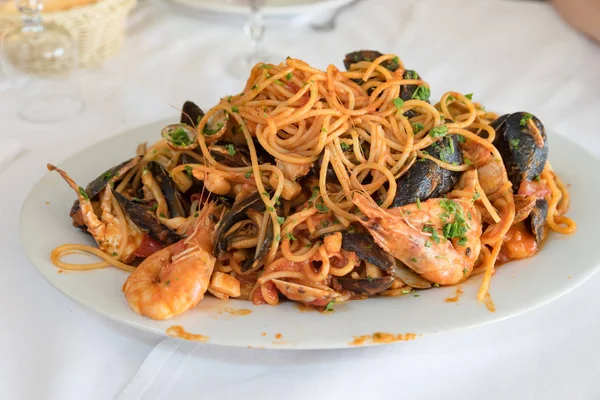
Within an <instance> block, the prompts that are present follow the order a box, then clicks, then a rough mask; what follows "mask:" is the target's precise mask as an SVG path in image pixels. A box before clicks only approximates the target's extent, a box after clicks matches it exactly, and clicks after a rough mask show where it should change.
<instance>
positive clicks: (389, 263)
mask: <svg viewBox="0 0 600 400" xmlns="http://www.w3.org/2000/svg"><path fill="white" fill-rule="evenodd" d="M342 248H343V249H344V250H347V251H353V252H355V253H356V256H357V257H358V258H359V259H361V260H363V261H368V262H370V263H371V264H373V265H375V266H377V267H379V268H381V269H382V270H383V271H385V272H387V273H388V274H389V275H394V273H395V270H396V262H395V261H394V257H393V256H392V255H391V254H389V253H387V252H386V251H385V250H383V249H382V248H381V247H379V245H378V244H377V243H375V239H373V236H371V235H370V234H368V233H366V232H353V233H348V232H344V233H342Z"/></svg>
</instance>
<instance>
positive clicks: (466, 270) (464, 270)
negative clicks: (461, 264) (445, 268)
mask: <svg viewBox="0 0 600 400" xmlns="http://www.w3.org/2000/svg"><path fill="white" fill-rule="evenodd" d="M467 272H469V270H468V269H466V268H465V269H463V275H464V276H467Z"/></svg>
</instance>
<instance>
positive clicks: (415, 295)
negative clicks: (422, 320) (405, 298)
mask: <svg viewBox="0 0 600 400" xmlns="http://www.w3.org/2000/svg"><path fill="white" fill-rule="evenodd" d="M413 296H414V297H421V295H420V294H419V293H415V294H414V295H413Z"/></svg>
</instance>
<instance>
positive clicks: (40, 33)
mask: <svg viewBox="0 0 600 400" xmlns="http://www.w3.org/2000/svg"><path fill="white" fill-rule="evenodd" d="M16 4H17V8H18V10H19V11H20V12H21V20H22V24H21V25H20V26H17V27H15V28H12V29H11V30H9V31H8V32H6V33H5V34H4V35H3V38H2V67H3V70H4V73H5V76H6V79H7V81H8V83H9V84H10V86H11V87H10V89H11V90H10V91H11V93H12V96H13V97H14V98H15V100H16V101H19V102H20V104H19V108H18V115H19V116H20V117H21V118H22V119H24V120H27V121H33V122H53V121H60V120H63V119H66V118H69V117H72V116H74V115H76V114H77V113H79V112H80V111H82V110H83V108H84V103H83V100H82V96H81V86H80V82H79V77H78V71H77V46H76V44H75V42H74V40H73V38H72V37H71V35H70V34H69V32H67V31H66V30H65V29H64V28H62V27H60V26H59V25H56V24H52V23H43V22H42V19H41V16H40V12H41V10H42V8H43V6H42V3H41V2H40V0H16Z"/></svg>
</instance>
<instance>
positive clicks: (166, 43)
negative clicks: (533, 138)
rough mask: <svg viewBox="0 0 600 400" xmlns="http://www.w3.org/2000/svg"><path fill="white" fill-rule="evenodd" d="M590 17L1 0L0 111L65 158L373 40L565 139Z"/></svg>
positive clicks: (348, 0)
mask: <svg viewBox="0 0 600 400" xmlns="http://www.w3.org/2000/svg"><path fill="white" fill-rule="evenodd" d="M598 20H600V2H599V1H597V0H554V1H539V0H538V1H536V0H10V1H5V0H0V31H2V52H1V64H0V120H1V121H3V124H4V127H5V129H4V132H3V136H4V137H5V138H12V139H14V140H17V141H18V142H19V144H20V146H18V147H19V148H25V149H33V148H34V147H36V148H37V145H39V144H43V145H44V146H45V147H44V152H46V151H54V154H57V155H61V154H63V152H64V151H65V146H64V143H65V142H66V141H68V142H69V143H77V148H83V147H85V146H86V145H88V144H91V143H93V142H96V141H98V140H99V139H100V138H102V137H106V136H112V135H116V134H118V133H120V132H123V131H125V130H127V129H130V128H133V127H136V126H139V125H143V124H145V123H148V122H151V121H155V120H159V119H164V118H169V117H172V116H174V115H176V114H177V109H178V108H179V107H180V106H181V104H183V102H184V101H185V100H192V101H195V102H196V103H197V104H199V105H200V106H201V107H203V108H210V107H211V106H212V105H214V104H216V102H217V101H218V99H219V98H220V97H223V96H226V95H229V94H233V93H239V92H240V91H241V90H242V88H243V85H244V82H245V79H246V77H247V74H248V72H249V70H250V66H251V65H253V64H254V63H255V62H257V61H268V62H276V63H277V62H282V61H284V60H285V57H286V56H292V57H295V58H300V59H303V60H305V61H306V62H308V63H310V64H313V65H315V66H316V67H320V68H325V67H326V66H327V65H328V64H330V63H333V64H336V65H337V66H339V67H342V62H341V61H342V59H343V57H344V55H345V54H346V53H348V52H351V51H353V50H358V49H374V50H379V51H381V52H384V53H396V54H398V55H399V57H400V58H401V59H402V60H403V61H404V64H405V65H406V66H407V68H409V69H416V70H418V71H419V73H420V74H421V76H423V77H424V79H425V80H426V81H427V82H428V83H429V84H430V85H431V87H432V95H433V97H434V98H435V97H438V96H440V95H441V94H442V93H444V92H445V91H448V90H457V91H460V92H463V93H472V92H473V93H475V98H476V100H477V101H479V102H482V103H483V104H484V105H486V106H487V107H488V108H489V109H490V110H493V111H497V112H500V113H503V112H507V111H514V110H519V109H528V110H532V112H535V113H536V115H539V117H540V118H541V119H542V120H543V121H544V123H545V124H546V125H547V126H549V127H552V129H553V130H556V131H557V132H559V133H562V134H568V133H569V132H570V131H572V130H577V131H584V130H589V128H588V127H589V126H593V125H594V124H595V121H594V120H595V118H596V116H595V114H594V113H590V112H587V111H588V109H587V108H586V107H584V106H582V102H583V101H584V99H586V100H585V102H586V104H585V105H589V106H591V105H592V104H597V103H598V96H599V95H598V93H600V68H597V67H595V66H598V65H599V61H600V50H599V49H600V46H599V45H598V41H597V40H598V39H600V32H599V29H600V28H599V25H598V24H597V23H596V21H598ZM564 115H568V116H569V117H570V118H569V119H565V118H564V117H563V116H564ZM32 130H33V131H35V132H39V133H40V135H41V138H40V136H32V135H23V134H22V132H23V131H32ZM57 130H60V132H61V133H60V137H61V140H60V141H56V140H52V137H53V136H52V135H54V134H55V132H56V131H57ZM82 131H85V133H86V134H82ZM40 140H42V142H40ZM589 141H592V142H593V143H594V144H595V145H596V146H595V147H594V148H600V138H599V137H598V136H597V135H593V136H592V137H591V138H590V139H586V143H587V144H589ZM33 144H35V145H36V146H33ZM6 146H7V145H4V147H6ZM0 147H3V146H0ZM69 148H71V147H69ZM61 149H62V151H61ZM72 151H74V148H73V149H71V150H70V152H72ZM68 153H69V152H67V154H68ZM46 158H47V157H46ZM45 161H47V160H45ZM45 161H42V160H41V159H40V161H39V162H40V166H43V162H45Z"/></svg>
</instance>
